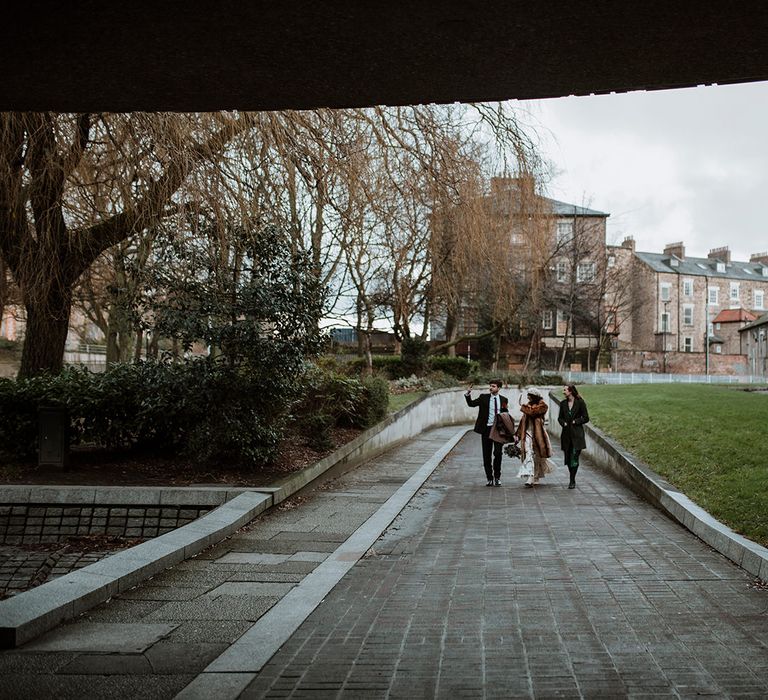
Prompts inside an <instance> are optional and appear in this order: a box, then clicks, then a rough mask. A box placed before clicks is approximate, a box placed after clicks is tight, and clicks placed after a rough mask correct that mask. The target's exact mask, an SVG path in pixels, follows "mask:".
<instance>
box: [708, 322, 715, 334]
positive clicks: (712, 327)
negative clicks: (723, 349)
mask: <svg viewBox="0 0 768 700" xmlns="http://www.w3.org/2000/svg"><path fill="white" fill-rule="evenodd" d="M707 333H708V334H709V335H710V336H712V335H714V334H715V324H714V323H711V322H710V323H708V324H707Z"/></svg>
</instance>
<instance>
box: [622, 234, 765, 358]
mask: <svg viewBox="0 0 768 700" xmlns="http://www.w3.org/2000/svg"><path fill="white" fill-rule="evenodd" d="M608 256H609V259H610V258H611V257H612V256H615V259H616V261H617V264H618V265H620V266H621V268H622V274H621V275H620V278H622V279H625V280H626V282H627V288H628V290H629V294H628V298H627V304H626V306H625V307H624V308H622V309H620V310H619V311H618V313H619V314H620V315H621V316H622V320H623V322H622V323H621V324H620V326H619V328H618V334H617V342H616V344H615V346H616V349H617V350H619V351H622V350H623V351H634V352H638V351H639V352H646V353H650V354H649V355H648V357H647V358H646V359H647V360H648V362H647V363H646V365H645V366H641V367H634V366H633V367H632V369H652V368H653V365H654V364H655V365H656V366H658V368H659V370H660V371H667V370H668V371H694V372H695V371H704V369H708V370H710V371H711V370H712V368H713V367H715V366H716V367H718V368H719V371H732V372H741V371H743V372H747V371H748V367H747V363H746V357H745V348H744V345H743V335H742V334H741V333H740V330H741V329H742V328H743V327H744V326H746V325H748V324H749V323H751V322H753V321H754V320H755V319H756V318H757V317H758V316H760V315H762V314H763V313H764V312H765V310H766V308H767V307H766V303H768V253H758V254H755V255H752V256H751V257H750V260H749V262H740V261H735V260H731V254H730V251H729V249H728V248H727V247H723V248H716V249H714V250H711V251H710V252H709V254H708V256H707V257H706V258H694V257H689V256H686V254H685V246H684V244H683V243H682V242H680V243H673V244H670V245H668V246H667V247H666V248H665V249H664V252H663V253H644V252H636V251H635V249H634V241H633V240H632V239H631V238H628V239H626V240H625V241H624V243H623V244H622V245H621V246H609V247H608ZM681 353H690V354H697V353H698V354H699V358H698V360H697V359H695V358H693V357H691V358H680V357H678V355H679V354H681ZM714 356H722V357H721V358H717V361H715V358H714ZM726 358H727V361H726ZM707 363H710V365H709V366H708V364H707ZM641 364H642V363H641ZM728 367H731V369H730V370H728Z"/></svg>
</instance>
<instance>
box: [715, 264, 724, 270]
mask: <svg viewBox="0 0 768 700" xmlns="http://www.w3.org/2000/svg"><path fill="white" fill-rule="evenodd" d="M715 269H716V270H717V271H718V272H725V263H724V262H719V263H716V264H715Z"/></svg>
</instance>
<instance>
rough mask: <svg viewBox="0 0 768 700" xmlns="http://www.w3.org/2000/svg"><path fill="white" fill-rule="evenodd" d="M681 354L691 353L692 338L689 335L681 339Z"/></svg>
mask: <svg viewBox="0 0 768 700" xmlns="http://www.w3.org/2000/svg"><path fill="white" fill-rule="evenodd" d="M683 352H693V338H691V336H689V335H687V336H685V338H683Z"/></svg>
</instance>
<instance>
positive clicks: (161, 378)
mask: <svg viewBox="0 0 768 700" xmlns="http://www.w3.org/2000/svg"><path fill="white" fill-rule="evenodd" d="M388 399H389V387H388V385H387V382H386V380H384V379H382V378H379V377H371V378H368V379H364V380H359V379H351V378H349V377H344V376H342V375H340V374H337V373H334V372H328V371H323V370H315V371H310V372H308V373H307V376H306V377H305V378H304V379H303V380H302V381H298V380H296V379H294V380H293V381H292V383H291V384H290V385H289V386H281V385H280V384H279V382H278V380H277V378H276V377H274V376H272V377H268V376H267V375H265V373H264V372H260V373H258V374H256V373H253V372H249V371H248V369H247V367H231V366H227V365H223V364H219V363H214V362H208V361H203V360H196V361H190V362H187V363H182V364H173V363H167V362H141V363H136V364H122V365H116V366H114V367H112V368H110V369H109V370H108V371H107V372H104V373H94V372H89V371H88V370H87V369H85V368H70V369H67V370H65V371H64V372H63V373H62V374H60V375H58V376H47V375H44V376H38V377H33V378H30V379H23V380H18V381H14V380H11V379H0V450H2V451H3V452H4V453H5V454H6V455H7V456H10V457H12V458H15V459H22V460H23V459H31V458H33V457H34V455H35V451H36V449H37V440H38V435H37V430H38V429H37V421H38V418H37V413H38V408H39V407H40V406H50V405H57V406H63V407H66V409H67V411H68V413H69V417H70V442H71V443H72V444H92V445H99V446H102V447H106V448H126V447H131V448H139V449H151V450H155V451H173V452H176V453H180V454H185V455H187V456H188V457H189V458H190V459H192V460H194V461H196V462H210V461H212V460H214V459H215V460H217V461H222V460H226V461H235V462H238V463H245V464H252V465H257V464H263V463H267V462H269V461H270V460H272V459H273V458H274V457H275V455H276V454H277V450H278V447H279V444H280V440H281V439H282V436H283V430H284V428H285V425H286V422H287V420H289V418H290V416H289V409H293V410H294V413H295V414H296V415H297V416H298V417H302V418H303V419H304V420H305V421H306V424H307V425H308V427H310V428H311V425H310V424H311V423H313V422H314V423H315V424H317V425H318V426H320V432H324V433H325V435H326V438H327V437H328V431H329V430H330V428H332V427H333V426H335V425H347V426H353V427H368V426H370V425H373V424H375V423H377V422H378V421H380V420H381V419H382V418H383V417H384V416H385V415H386V412H387V405H388ZM312 432H313V431H312V430H308V434H309V435H310V437H311V436H312ZM321 441H322V440H321Z"/></svg>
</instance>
